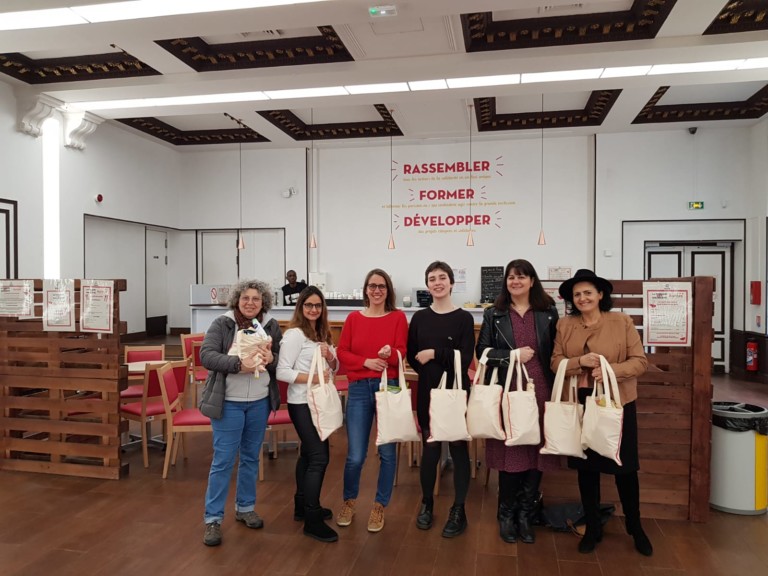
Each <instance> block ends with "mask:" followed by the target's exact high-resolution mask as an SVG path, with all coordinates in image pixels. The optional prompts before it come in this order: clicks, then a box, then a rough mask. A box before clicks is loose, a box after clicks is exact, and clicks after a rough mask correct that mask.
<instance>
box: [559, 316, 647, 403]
mask: <svg viewBox="0 0 768 576" xmlns="http://www.w3.org/2000/svg"><path fill="white" fill-rule="evenodd" d="M587 352H594V353H596V354H602V355H603V356H605V358H606V359H607V360H608V362H609V363H610V365H611V368H613V371H614V372H616V379H617V380H618V382H619V393H620V394H621V403H622V404H627V403H629V402H632V401H634V400H636V399H637V377H638V376H640V375H641V374H644V373H645V370H646V368H647V366H648V360H647V359H646V358H645V352H644V351H643V343H642V341H641V340H640V335H639V334H638V333H637V329H636V328H635V326H634V324H633V323H632V318H630V317H629V316H627V315H626V314H624V313H622V312H603V313H602V314H601V317H600V320H599V321H598V322H597V323H596V324H594V325H592V326H589V327H587V326H584V325H583V324H582V322H581V316H565V317H564V318H561V319H560V321H559V322H558V323H557V336H556V337H555V349H554V352H552V362H551V365H552V371H553V372H557V367H558V365H559V364H560V361H561V360H562V359H563V358H567V359H568V371H567V372H566V375H567V376H572V375H574V374H578V373H580V372H581V370H582V368H581V367H580V366H579V357H581V356H582V355H584V354H586V353H587Z"/></svg>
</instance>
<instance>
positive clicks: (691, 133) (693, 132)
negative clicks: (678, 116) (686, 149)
mask: <svg viewBox="0 0 768 576" xmlns="http://www.w3.org/2000/svg"><path fill="white" fill-rule="evenodd" d="M697 131H698V128H697V127H696V126H691V127H690V128H688V134H690V135H691V136H693V135H694V134H696V132H697Z"/></svg>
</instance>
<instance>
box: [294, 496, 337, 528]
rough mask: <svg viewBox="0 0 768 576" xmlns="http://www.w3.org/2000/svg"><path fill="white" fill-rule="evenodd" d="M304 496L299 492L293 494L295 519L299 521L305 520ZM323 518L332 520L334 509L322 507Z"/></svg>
mask: <svg viewBox="0 0 768 576" xmlns="http://www.w3.org/2000/svg"><path fill="white" fill-rule="evenodd" d="M304 508H305V505H304V496H300V495H298V494H294V495H293V519H294V520H296V521H297V522H301V521H302V520H304ZM322 511H323V520H330V519H331V518H333V511H332V510H330V509H329V508H322Z"/></svg>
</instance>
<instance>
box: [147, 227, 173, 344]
mask: <svg viewBox="0 0 768 576" xmlns="http://www.w3.org/2000/svg"><path fill="white" fill-rule="evenodd" d="M145 260H146V261H145V267H146V300H145V301H146V314H147V324H146V326H147V328H146V330H147V336H149V337H152V336H165V335H166V334H167V330H168V233H167V232H165V231H163V230H153V229H152V228H147V229H146V232H145Z"/></svg>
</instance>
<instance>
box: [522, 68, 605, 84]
mask: <svg viewBox="0 0 768 576" xmlns="http://www.w3.org/2000/svg"><path fill="white" fill-rule="evenodd" d="M602 73H603V69H602V68H589V69H586V70H561V71H558V72H533V73H529V74H523V75H522V77H521V78H520V83H521V84H532V83H534V82H563V81H566V80H591V79H594V78H600V74H602Z"/></svg>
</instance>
